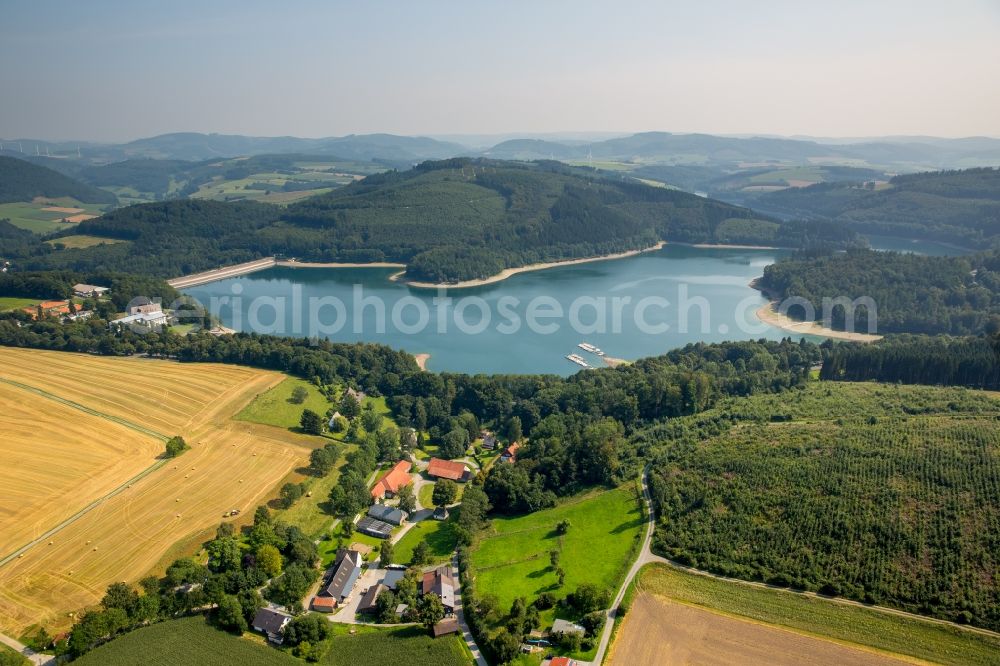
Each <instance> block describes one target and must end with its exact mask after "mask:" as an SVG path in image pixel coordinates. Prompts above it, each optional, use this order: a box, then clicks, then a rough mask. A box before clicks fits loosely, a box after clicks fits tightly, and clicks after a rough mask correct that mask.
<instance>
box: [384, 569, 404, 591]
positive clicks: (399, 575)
mask: <svg viewBox="0 0 1000 666" xmlns="http://www.w3.org/2000/svg"><path fill="white" fill-rule="evenodd" d="M405 575H406V569H388V570H386V572H385V576H383V577H382V580H381V581H379V582H381V583H382V585H384V586H385V587H386V588H388V589H390V590H392V591H393V592H395V591H396V586H397V585H399V581H401V580H403V576H405Z"/></svg>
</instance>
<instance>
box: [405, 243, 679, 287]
mask: <svg viewBox="0 0 1000 666" xmlns="http://www.w3.org/2000/svg"><path fill="white" fill-rule="evenodd" d="M664 245H666V243H665V242H663V241H660V242H659V243H657V244H656V245H653V246H652V247H647V248H644V249H642V250H629V251H628V252H618V253H617V254H605V255H601V256H599V257H584V258H582V259H566V260H564V261H547V262H545V263H540V264H528V265H527V266H520V267H518V268H505V269H504V270H502V271H500V272H499V273H497V274H496V275H491V276H490V277H488V278H481V279H477V280H463V281H462V282H450V283H447V282H446V283H440V284H436V283H433V282H418V281H407V282H406V284H407V286H409V287H417V288H420V289H465V288H467V287H482V286H483V285H487V284H495V283H497V282H502V281H503V280H506V279H507V278H509V277H512V276H514V275H518V274H519V273H530V272H532V271H542V270H545V269H546V268H558V267H560V266H574V265H576V264H588V263H590V262H592V261H607V260H609V259H624V258H625V257H634V256H635V255H637V254H642V253H644V252H652V251H653V250H659V249H660V248H662V247H663V246H664Z"/></svg>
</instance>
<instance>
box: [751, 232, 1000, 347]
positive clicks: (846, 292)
mask: <svg viewBox="0 0 1000 666" xmlns="http://www.w3.org/2000/svg"><path fill="white" fill-rule="evenodd" d="M760 286H761V287H762V288H764V289H765V290H767V291H768V292H769V293H770V294H771V295H772V296H774V297H775V298H780V299H785V298H791V297H799V298H804V299H806V300H807V301H809V302H810V303H812V304H813V307H814V308H815V310H816V318H817V319H821V318H822V316H823V299H825V298H829V299H834V298H839V297H847V298H848V299H851V300H854V299H857V298H862V297H865V296H867V297H870V298H872V299H873V300H874V301H875V304H876V305H877V315H878V316H877V332H878V333H951V334H956V335H963V334H968V333H972V334H979V333H982V332H985V331H993V330H994V329H997V328H1000V252H997V251H992V252H986V253H982V254H979V255H973V256H969V257H924V256H919V255H914V254H898V253H895V252H874V251H872V250H851V251H848V252H846V253H839V254H833V255H829V256H820V257H811V258H810V257H794V258H790V259H787V260H783V261H779V262H778V263H776V264H772V265H770V266H768V267H766V268H765V269H764V276H763V277H762V278H761V280H760ZM797 309H798V308H792V310H791V311H790V312H789V314H791V315H793V316H795V315H796V314H798V313H797V312H795V311H796V310H797ZM844 314H845V313H844V310H843V308H835V309H834V311H833V325H834V327H835V328H838V329H842V328H843V327H844ZM868 316H869V313H868V312H867V310H866V309H865V308H858V309H857V317H856V318H855V327H856V330H859V331H867V330H868V329H867V321H868Z"/></svg>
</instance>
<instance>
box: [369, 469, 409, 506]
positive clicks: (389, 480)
mask: <svg viewBox="0 0 1000 666" xmlns="http://www.w3.org/2000/svg"><path fill="white" fill-rule="evenodd" d="M412 466H413V463H411V462H410V461H409V460H400V461H399V462H398V463H396V464H395V465H394V466H393V468H392V469H390V470H389V471H388V472H386V473H385V474H383V475H382V478H380V479H379V480H378V481H376V482H375V485H374V486H372V490H371V493H372V498H373V499H375V500H376V501H377V500H380V499H383V498H385V497H395V496H396V494H397V493H398V492H399V489H400V488H402V487H403V486H407V485H409V484H410V483H412V482H413V480H412V479H411V478H410V467H412Z"/></svg>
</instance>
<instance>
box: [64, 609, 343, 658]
mask: <svg viewBox="0 0 1000 666" xmlns="http://www.w3.org/2000/svg"><path fill="white" fill-rule="evenodd" d="M73 663H75V664H79V665H80V666H88V665H90V666H132V665H133V664H145V665H147V666H159V665H161V664H162V666H173V665H174V664H185V665H187V666H200V665H201V664H204V665H205V666H210V665H214V664H241V665H242V666H257V665H260V666H264V665H270V664H276V665H278V666H281V665H283V664H287V665H288V666H295V665H296V664H298V665H301V664H302V663H304V662H302V661H300V660H298V659H296V658H294V657H292V656H290V655H287V654H285V653H283V652H280V651H279V650H276V649H274V648H269V647H267V646H265V645H263V644H262V643H258V642H256V641H254V640H249V639H244V638H238V637H236V636H233V635H231V634H227V633H225V632H223V631H219V630H218V629H215V628H213V627H211V626H209V625H208V624H206V622H205V618H203V617H202V616H200V615H197V616H194V617H187V618H183V619H181V620H172V621H169V622H161V623H159V624H154V625H152V626H150V627H145V628H143V629H138V630H136V631H133V632H132V633H129V634H126V635H124V636H122V637H120V638H118V639H116V640H113V641H111V642H110V643H107V644H105V645H102V646H101V647H99V648H97V649H96V650H94V651H93V652H90V653H88V654H86V655H84V656H83V657H82V658H80V659H78V660H76V661H75V662H73ZM331 663H332V662H331Z"/></svg>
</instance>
